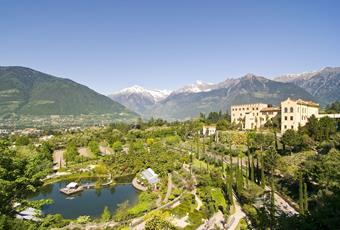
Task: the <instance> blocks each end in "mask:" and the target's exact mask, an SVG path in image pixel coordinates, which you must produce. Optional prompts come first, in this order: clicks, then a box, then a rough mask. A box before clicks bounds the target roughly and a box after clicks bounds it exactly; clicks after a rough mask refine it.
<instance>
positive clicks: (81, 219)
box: [76, 216, 91, 224]
mask: <svg viewBox="0 0 340 230" xmlns="http://www.w3.org/2000/svg"><path fill="white" fill-rule="evenodd" d="M90 221H91V217H90V216H79V217H78V218H77V220H76V222H77V223H78V224H86V223H89V222H90Z"/></svg>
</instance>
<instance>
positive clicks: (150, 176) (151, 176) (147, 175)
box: [142, 168, 159, 185]
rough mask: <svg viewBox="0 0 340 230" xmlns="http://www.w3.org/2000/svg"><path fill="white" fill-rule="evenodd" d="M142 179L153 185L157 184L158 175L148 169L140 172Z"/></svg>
mask: <svg viewBox="0 0 340 230" xmlns="http://www.w3.org/2000/svg"><path fill="white" fill-rule="evenodd" d="M142 178H143V179H145V180H147V181H148V182H149V184H151V185H155V184H157V183H158V182H159V177H158V175H157V174H156V173H155V172H154V171H153V170H152V169H151V168H148V169H146V170H144V171H143V172H142Z"/></svg>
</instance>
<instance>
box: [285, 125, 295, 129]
mask: <svg viewBox="0 0 340 230" xmlns="http://www.w3.org/2000/svg"><path fill="white" fill-rule="evenodd" d="M284 128H285V129H287V125H285V126H284ZM290 128H291V129H294V126H293V125H291V126H290Z"/></svg>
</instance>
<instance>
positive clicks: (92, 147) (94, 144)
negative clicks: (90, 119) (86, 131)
mask: <svg viewBox="0 0 340 230" xmlns="http://www.w3.org/2000/svg"><path fill="white" fill-rule="evenodd" d="M88 147H89V148H90V151H91V153H92V154H93V155H95V156H98V155H99V154H100V150H99V144H98V142H97V141H95V140H92V141H90V142H89V144H88Z"/></svg>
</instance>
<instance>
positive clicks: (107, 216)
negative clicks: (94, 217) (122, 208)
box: [100, 206, 111, 222]
mask: <svg viewBox="0 0 340 230" xmlns="http://www.w3.org/2000/svg"><path fill="white" fill-rule="evenodd" d="M100 219H101V221H102V222H107V221H109V220H110V219H111V213H110V210H109V208H108V207H107V206H105V208H104V210H103V213H102V215H101V217H100Z"/></svg>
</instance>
